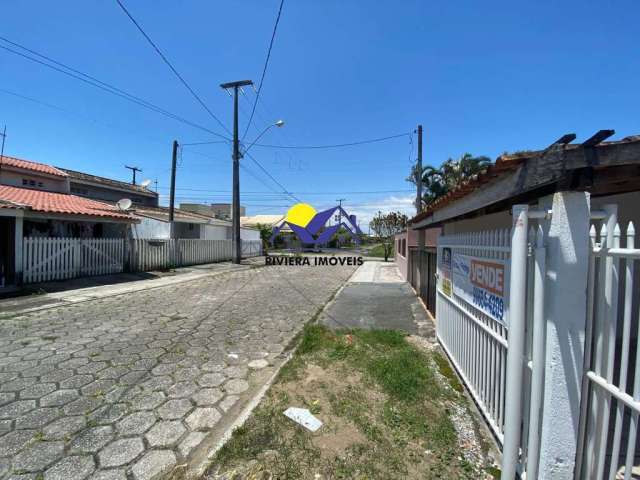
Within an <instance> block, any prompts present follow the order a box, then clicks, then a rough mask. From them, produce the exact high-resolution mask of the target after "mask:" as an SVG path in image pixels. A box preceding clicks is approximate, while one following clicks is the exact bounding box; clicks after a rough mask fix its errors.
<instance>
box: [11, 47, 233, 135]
mask: <svg viewBox="0 0 640 480" xmlns="http://www.w3.org/2000/svg"><path fill="white" fill-rule="evenodd" d="M0 40H3V41H5V42H9V43H11V44H12V45H16V46H18V47H19V48H21V49H23V50H25V51H27V52H30V53H31V52H33V54H34V55H37V56H38V57H40V58H43V59H45V60H47V61H49V62H51V63H53V64H54V65H52V64H51V63H47V62H44V61H42V60H39V59H37V58H34V57H32V56H30V55H27V54H25V53H22V52H19V51H17V50H14V49H12V48H9V47H7V46H4V45H0V48H1V49H3V50H6V51H8V52H10V53H13V54H14V55H18V56H20V57H22V58H24V59H26V60H29V61H32V62H34V63H37V64H40V65H42V66H44V67H47V68H50V69H52V70H55V71H56V72H59V73H62V74H63V75H67V76H69V77H71V78H74V79H76V80H79V81H81V82H83V83H86V84H88V85H91V86H93V87H96V88H99V89H100V90H103V91H105V92H107V93H110V94H112V95H115V96H117V97H120V98H123V99H125V100H127V101H129V102H132V103H135V104H137V105H139V106H141V107H143V108H146V109H148V110H151V111H154V112H156V113H160V114H161V115H164V116H165V117H168V118H171V119H173V120H177V121H179V122H181V123H184V124H185V125H189V126H191V127H194V128H197V129H199V130H202V131H204V132H207V133H210V134H211V135H215V136H217V137H222V138H224V139H227V137H225V136H224V135H221V134H220V133H218V132H214V131H213V130H211V129H209V128H207V127H204V126H202V125H199V124H197V123H195V122H192V121H190V120H187V119H186V118H183V117H181V116H179V115H176V114H174V113H172V112H170V111H168V110H165V109H164V108H162V107H159V106H157V105H155V104H153V103H151V102H149V101H147V100H144V99H142V98H140V97H137V96H135V95H133V94H130V93H128V92H126V91H124V90H122V89H120V88H118V87H115V86H113V85H111V84H109V83H107V82H103V81H101V80H99V79H97V78H95V77H92V76H91V75H88V74H86V73H83V72H80V71H79V70H76V69H74V68H72V67H69V66H67V65H65V64H63V63H61V62H58V61H56V60H53V59H51V58H50V57H47V56H46V55H42V54H40V53H37V52H35V51H33V50H31V49H28V48H26V47H23V46H22V45H18V44H16V43H15V42H11V41H8V40H7V39H5V38H4V37H0ZM56 65H60V67H62V68H60V67H58V66H56ZM64 69H66V70H64ZM227 140H228V139H227Z"/></svg>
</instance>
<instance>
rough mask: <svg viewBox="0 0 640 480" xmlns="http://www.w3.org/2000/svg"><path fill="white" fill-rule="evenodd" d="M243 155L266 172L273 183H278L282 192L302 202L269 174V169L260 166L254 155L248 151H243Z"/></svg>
mask: <svg viewBox="0 0 640 480" xmlns="http://www.w3.org/2000/svg"><path fill="white" fill-rule="evenodd" d="M245 155H247V156H248V157H249V158H250V159H251V160H252V161H253V163H255V164H256V165H257V166H258V167H259V168H260V170H262V171H263V172H264V173H265V174H266V175H267V176H268V177H269V178H270V179H271V180H272V181H273V183H275V184H276V185H278V186H279V187H280V188H281V189H282V191H283V192H284V193H286V194H287V195H288V196H290V197H291V198H293V199H294V200H297V201H298V202H302V200H300V199H299V198H298V197H296V196H295V195H293V194H292V193H291V192H289V191H287V189H286V188H284V186H283V185H282V184H281V183H280V182H279V181H278V180H276V179H275V178H274V177H273V175H271V174H270V173H269V171H268V170H267V169H266V168H264V167H263V166H262V164H261V163H260V162H258V160H256V159H255V157H254V156H253V155H251V154H250V153H249V152H245Z"/></svg>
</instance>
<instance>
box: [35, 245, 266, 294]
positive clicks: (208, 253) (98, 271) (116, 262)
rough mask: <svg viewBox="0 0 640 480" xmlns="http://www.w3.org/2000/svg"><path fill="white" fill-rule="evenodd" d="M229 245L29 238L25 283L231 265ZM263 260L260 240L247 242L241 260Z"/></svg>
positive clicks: (230, 246)
mask: <svg viewBox="0 0 640 480" xmlns="http://www.w3.org/2000/svg"><path fill="white" fill-rule="evenodd" d="M232 255H233V244H232V241H231V240H199V239H193V240H192V239H178V240H153V239H151V240H148V239H144V240H140V239H138V240H132V241H130V242H127V241H126V240H125V239H123V238H89V239H84V238H37V237H33V238H31V237H26V238H25V239H24V247H23V282H24V283H37V282H47V281H50V280H66V279H69V278H76V277H84V276H92V275H107V274H113V273H120V272H122V271H124V270H125V267H126V268H128V270H130V271H134V272H145V271H149V270H161V269H166V268H172V267H184V266H189V265H199V264H203V263H215V262H225V261H229V260H231V258H232ZM259 255H262V243H261V242H260V241H259V240H251V241H248V240H243V241H242V256H243V257H245V258H246V257H255V256H259Z"/></svg>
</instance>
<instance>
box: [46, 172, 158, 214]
mask: <svg viewBox="0 0 640 480" xmlns="http://www.w3.org/2000/svg"><path fill="white" fill-rule="evenodd" d="M57 169H58V170H60V171H62V172H64V173H66V174H67V176H68V179H69V188H70V192H71V193H73V194H74V195H78V196H80V197H86V198H92V199H94V200H100V201H103V202H109V203H115V202H117V201H118V200H120V199H122V198H128V199H129V200H131V201H132V202H133V204H134V205H145V206H148V207H157V206H158V193H157V192H154V191H152V190H149V189H148V188H147V187H143V186H142V185H133V184H131V183H127V182H121V181H119V180H113V179H111V178H105V177H99V176H97V175H91V174H89V173H84V172H78V171H76V170H70V169H68V168H60V167H57Z"/></svg>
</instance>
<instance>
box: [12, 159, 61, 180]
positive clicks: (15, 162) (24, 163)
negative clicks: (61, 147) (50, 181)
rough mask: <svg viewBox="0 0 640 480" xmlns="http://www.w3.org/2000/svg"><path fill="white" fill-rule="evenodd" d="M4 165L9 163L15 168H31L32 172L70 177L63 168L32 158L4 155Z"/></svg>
mask: <svg viewBox="0 0 640 480" xmlns="http://www.w3.org/2000/svg"><path fill="white" fill-rule="evenodd" d="M1 163H2V165H8V166H10V167H15V168H24V169H25V170H31V171H32V172H38V173H46V174H48V175H55V176H56V177H68V175H67V174H66V173H64V172H63V171H62V170H58V169H57V168H56V167H52V166H51V165H46V164H44V163H38V162H32V161H30V160H21V159H20V158H15V157H7V156H6V155H3V156H2V159H1Z"/></svg>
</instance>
